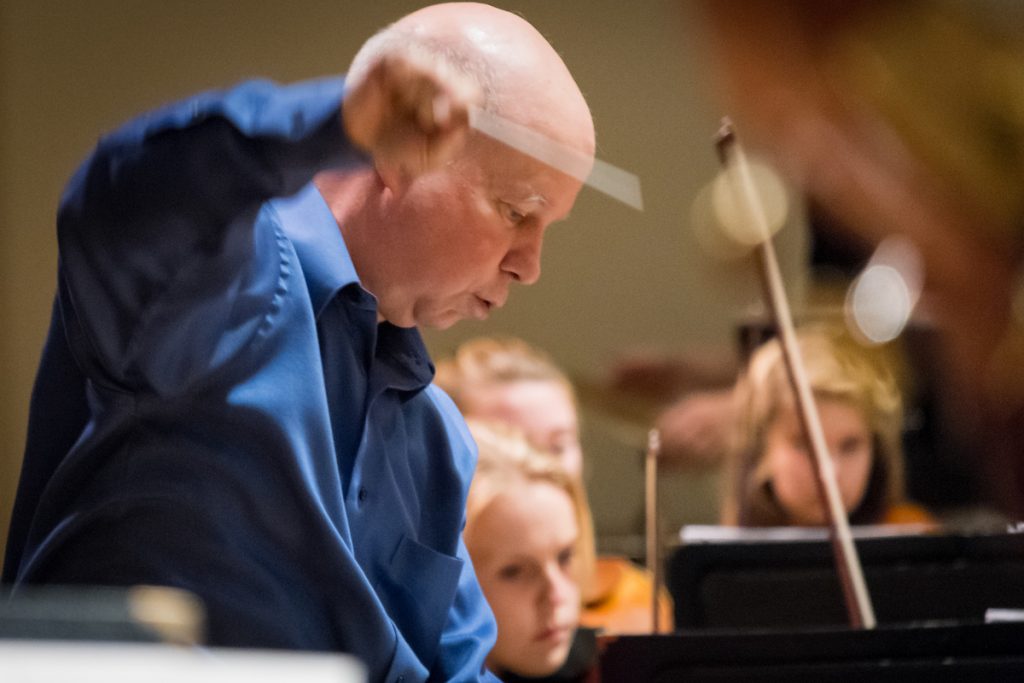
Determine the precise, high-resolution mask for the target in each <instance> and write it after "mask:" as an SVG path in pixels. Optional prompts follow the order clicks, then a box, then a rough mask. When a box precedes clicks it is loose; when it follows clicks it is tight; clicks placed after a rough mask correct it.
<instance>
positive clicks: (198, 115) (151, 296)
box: [57, 78, 364, 389]
mask: <svg viewBox="0 0 1024 683" xmlns="http://www.w3.org/2000/svg"><path fill="white" fill-rule="evenodd" d="M343 87H344V86H343V82H342V80H341V79H340V78H333V79H321V80H316V81H308V82H303V83H298V84H293V85H287V86H281V85H277V84H274V83H271V82H268V81H250V82H246V83H243V84H240V85H238V86H236V87H234V88H232V89H229V90H225V91H216V92H214V91H211V92H207V93H203V94H200V95H197V96H195V97H192V98H190V99H187V100H185V101H183V102H180V103H177V104H173V105H170V106H167V107H164V108H162V109H160V110H157V111H154V112H152V113H149V114H146V115H143V116H141V117H139V118H137V119H135V120H134V121H132V122H130V123H128V124H126V125H125V126H123V127H121V128H120V129H118V130H117V131H115V132H113V133H112V134H110V135H108V136H106V137H105V138H103V139H102V140H101V141H100V143H99V144H98V145H97V147H96V149H95V151H94V152H93V153H92V155H91V156H90V157H89V158H88V159H87V160H86V161H85V163H84V164H83V165H82V166H81V167H80V168H79V170H78V171H77V172H76V174H75V175H74V176H73V177H72V179H71V181H70V182H69V183H68V186H67V188H66V190H65V193H64V195H63V197H62V199H61V204H60V208H59V211H58V220H57V227H58V243H59V248H60V287H61V297H62V305H63V306H62V307H63V312H64V314H65V317H66V319H67V320H68V321H69V322H70V323H71V324H70V325H69V327H70V328H71V329H70V333H71V334H72V335H73V336H74V337H75V339H76V340H77V342H78V343H77V344H76V345H75V347H76V353H78V354H79V358H78V361H79V362H80V363H81V364H82V365H83V366H85V367H88V368H89V370H90V371H91V372H90V375H91V376H93V377H94V378H97V379H98V380H99V381H104V382H106V383H108V384H109V385H111V386H114V387H124V388H127V389H138V388H140V386H139V384H140V383H142V382H144V378H140V377H139V376H138V373H137V372H135V370H137V368H136V367H135V362H136V361H137V360H138V359H137V353H138V351H139V345H138V344H137V343H135V342H136V340H137V339H138V338H139V336H140V334H142V333H144V332H145V330H146V326H147V324H149V323H151V322H152V321H151V320H148V319H147V314H148V313H149V312H150V311H152V310H154V303H155V302H159V301H161V299H162V298H163V297H165V296H166V295H167V294H168V292H171V291H173V290H174V288H175V287H177V286H179V285H181V284H182V283H184V282H187V283H188V284H189V286H194V283H196V282H202V281H204V280H203V278H197V277H194V275H195V274H194V273H191V274H190V275H191V277H182V273H184V272H187V271H188V269H189V268H190V267H192V266H193V264H195V263H196V262H197V261H205V262H207V263H211V262H214V261H215V262H216V266H215V267H211V268H210V273H211V274H210V275H209V276H208V277H206V280H214V279H219V280H220V283H219V284H221V285H222V284H223V283H225V282H232V281H236V282H237V281H238V279H239V277H241V278H244V276H245V273H244V272H242V271H243V270H244V269H245V268H246V267H248V264H249V261H248V258H247V257H248V255H249V254H250V253H251V252H252V251H253V250H254V245H253V240H252V239H251V238H249V237H248V236H249V235H250V234H251V229H252V223H253V219H254V218H255V216H256V213H257V212H258V210H259V207H260V206H261V205H262V203H263V202H265V201H266V200H267V199H270V198H272V197H276V196H283V195H288V194H292V193H294V192H296V191H297V190H298V189H300V188H301V187H302V186H303V185H304V184H306V183H307V182H309V180H310V179H311V178H312V177H313V175H314V174H315V173H316V172H317V171H319V170H321V169H325V168H329V167H336V166H343V165H351V164H355V163H359V162H361V161H364V158H363V156H362V154H361V153H360V152H358V151H357V150H356V149H355V148H354V147H353V146H352V145H351V144H350V143H349V142H348V140H347V139H346V137H345V135H344V130H343V126H342V125H341V99H342V93H343ZM216 285H218V283H216V282H211V287H210V289H209V291H210V292H213V291H217V290H215V288H214V287H215V286H216ZM220 291H223V287H222V288H221V290H220ZM204 295H205V293H204V292H191V293H190V294H189V298H190V300H191V301H196V300H201V299H202V298H203V296H204ZM225 305H230V302H227V303H226V304H225Z"/></svg>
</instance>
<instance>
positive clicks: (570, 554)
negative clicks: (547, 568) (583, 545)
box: [558, 546, 576, 569]
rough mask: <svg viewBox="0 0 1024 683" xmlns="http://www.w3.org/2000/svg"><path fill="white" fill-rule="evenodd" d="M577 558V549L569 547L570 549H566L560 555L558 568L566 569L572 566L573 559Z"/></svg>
mask: <svg viewBox="0 0 1024 683" xmlns="http://www.w3.org/2000/svg"><path fill="white" fill-rule="evenodd" d="M575 556H576V549H575V548H573V547H572V546H569V547H568V548H566V549H565V550H563V551H562V552H560V553H558V566H560V567H562V568H563V569H565V568H566V567H568V566H569V565H570V564H572V560H573V558H574V557H575Z"/></svg>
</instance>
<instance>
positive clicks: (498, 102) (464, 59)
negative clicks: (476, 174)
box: [349, 2, 594, 154]
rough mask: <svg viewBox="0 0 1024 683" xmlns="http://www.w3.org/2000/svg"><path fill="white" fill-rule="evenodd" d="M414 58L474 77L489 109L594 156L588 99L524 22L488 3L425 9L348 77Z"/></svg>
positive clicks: (361, 56) (374, 41)
mask: <svg viewBox="0 0 1024 683" xmlns="http://www.w3.org/2000/svg"><path fill="white" fill-rule="evenodd" d="M409 52H414V53H415V52H418V53H420V54H425V55H426V56H428V57H430V58H432V59H436V60H438V61H439V62H441V63H442V64H443V65H445V66H446V67H447V68H451V69H453V70H455V71H456V72H458V73H461V74H464V75H465V76H468V77H469V78H471V79H472V80H473V81H474V82H475V83H476V84H477V85H478V86H479V87H480V90H481V93H482V96H483V102H482V105H483V107H484V108H485V109H487V110H489V111H492V112H494V113H496V114H500V115H501V116H503V117H505V118H507V119H510V120H512V121H514V122H516V123H518V124H520V125H523V126H528V127H530V128H533V129H534V130H537V131H538V132H541V133H543V134H545V135H547V136H549V137H551V138H553V139H555V140H558V141H559V142H562V143H563V144H567V145H569V146H571V147H573V148H575V149H578V150H580V151H582V152H585V153H587V154H593V152H594V127H593V122H592V119H591V116H590V110H589V108H588V107H587V104H586V101H585V100H584V98H583V94H582V93H581V92H580V90H579V87H578V86H577V85H576V82H575V81H574V79H573V77H572V75H571V74H570V73H569V70H568V68H566V66H565V64H564V63H563V62H562V59H561V57H559V55H558V53H557V52H555V50H554V48H553V47H552V46H551V45H550V43H548V41H547V40H546V39H545V38H544V37H543V36H542V35H541V34H540V33H539V32H538V31H537V29H535V28H534V27H533V26H532V25H531V24H530V23H529V22H527V21H526V20H525V19H523V18H522V17H520V16H518V15H516V14H513V13H511V12H507V11H505V10H501V9H498V8H495V7H492V6H490V5H485V4H482V3H472V2H466V3H461V2H454V3H444V4H440V5H431V6H429V7H425V8H423V9H420V10H417V11H415V12H413V13H412V14H409V15H407V16H405V17H403V18H402V19H399V20H398V21H396V22H395V23H393V24H391V25H390V26H388V27H387V28H385V29H383V30H382V31H380V32H379V33H378V34H376V35H375V36H373V37H372V38H371V39H370V40H368V41H367V42H366V43H365V44H364V45H363V47H362V49H361V50H360V51H359V53H358V54H357V55H356V57H355V59H354V60H353V62H352V66H351V68H350V69H349V78H350V79H358V78H360V77H361V76H362V75H363V74H364V73H365V72H366V71H367V70H368V69H369V68H370V67H371V66H372V65H373V63H374V62H376V61H377V60H378V59H379V58H381V57H382V56H384V55H388V54H395V53H398V54H408V53H409Z"/></svg>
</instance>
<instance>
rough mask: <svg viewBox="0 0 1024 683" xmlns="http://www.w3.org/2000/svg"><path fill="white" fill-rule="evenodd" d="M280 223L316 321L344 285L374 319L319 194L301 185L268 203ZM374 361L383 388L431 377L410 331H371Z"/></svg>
mask: <svg viewBox="0 0 1024 683" xmlns="http://www.w3.org/2000/svg"><path fill="white" fill-rule="evenodd" d="M271 204H272V206H273V209H274V211H275V212H276V213H277V215H278V219H279V220H280V224H281V229H282V231H283V232H284V234H285V236H286V237H287V238H288V239H289V240H290V241H291V243H292V245H293V246H294V247H295V253H296V255H297V256H298V258H299V263H300V264H301V266H302V273H303V275H304V277H305V279H306V289H307V290H308V291H309V297H310V301H311V303H312V305H313V311H314V313H315V315H316V316H317V318H319V317H320V314H321V313H322V312H323V309H324V307H325V306H327V304H328V303H329V302H330V301H331V299H332V298H333V297H334V296H335V295H336V294H337V293H338V292H339V291H340V290H341V289H343V288H346V287H348V285H353V284H354V285H357V286H358V287H348V289H347V293H348V294H349V295H350V296H351V297H352V299H351V302H352V303H353V304H354V305H356V306H359V307H360V308H364V309H367V310H372V311H373V315H374V317H376V315H377V302H376V299H375V298H374V297H373V295H372V294H370V293H369V292H367V291H366V290H365V289H363V288H362V286H361V285H360V283H359V275H358V274H357V273H356V268H355V265H353V263H352V257H351V255H350V254H349V253H348V247H346V246H345V240H344V238H342V236H341V230H339V229H338V222H337V220H335V218H334V214H332V213H331V209H330V207H329V206H327V202H325V201H324V198H323V196H322V195H321V194H320V191H319V190H317V188H316V186H315V185H314V184H313V183H309V184H307V185H306V186H305V187H304V188H302V189H301V190H300V191H299V192H298V193H296V194H295V195H293V196H291V197H287V198H282V199H275V200H273V201H272V202H271ZM376 334H377V335H378V336H377V341H376V344H375V346H376V347H377V355H378V360H379V361H383V362H382V364H381V367H382V368H386V369H384V370H383V373H382V377H381V379H383V381H384V384H385V386H391V387H393V388H396V389H404V390H418V389H421V388H423V387H424V386H425V385H427V384H429V383H430V381H431V380H432V379H433V377H434V365H433V363H431V362H430V355H429V354H428V353H427V349H426V346H425V345H424V343H423V338H422V337H421V336H420V333H419V330H417V329H416V328H414V327H413V328H401V327H395V326H393V325H391V324H390V323H382V324H380V325H378V326H377V329H376Z"/></svg>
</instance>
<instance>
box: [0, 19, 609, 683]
mask: <svg viewBox="0 0 1024 683" xmlns="http://www.w3.org/2000/svg"><path fill="white" fill-rule="evenodd" d="M471 106H480V107H482V108H484V109H486V110H489V111H491V112H494V113H497V114H500V115H501V116H504V117H507V118H509V119H511V120H512V121H514V122H516V123H519V124H521V125H525V126H529V127H531V128H533V129H535V130H537V131H538V132H540V133H543V134H544V135H546V136H548V137H550V138H552V139H554V140H556V141H558V142H560V143H562V144H564V145H569V146H571V147H573V148H575V149H577V150H579V151H581V152H583V153H585V154H587V155H592V154H593V150H594V132H593V126H592V123H591V118H590V114H589V111H588V109H587V106H586V103H585V102H584V100H583V97H582V96H581V94H580V92H579V89H578V88H577V87H576V85H575V83H574V82H573V79H572V77H571V76H570V74H569V72H568V71H567V70H566V68H565V66H564V65H563V63H562V61H561V60H560V59H559V58H558V56H557V55H556V53H555V52H554V50H553V49H552V48H551V47H550V45H548V44H547V42H545V41H544V39H543V38H542V37H541V36H540V35H539V34H538V33H537V31H536V30H535V29H533V28H532V27H531V26H530V25H529V24H528V23H526V22H525V21H523V20H522V19H520V18H519V17H517V16H515V15H512V14H510V13H507V12H504V11H499V10H496V9H494V8H491V7H488V6H486V5H476V4H448V5H438V6H433V7H429V8H426V9H423V10H420V11H418V12H416V13H414V14H411V15H409V16H407V17H405V18H403V19H401V20H400V21H398V22H397V23H395V24H393V25H392V26H390V27H388V28H387V29H385V30H384V31H383V32H382V33H380V34H379V35H377V36H375V37H374V38H372V39H371V40H370V41H368V42H367V43H366V45H365V46H364V47H363V49H362V50H361V51H360V53H359V54H358V55H357V57H356V58H355V60H354V62H353V64H352V69H351V71H350V73H349V76H348V80H347V82H346V83H345V84H344V85H343V83H342V81H341V80H340V79H338V80H323V81H317V82H308V83H300V84H295V85H291V86H286V87H281V86H277V85H274V84H271V83H267V82H249V83H244V84H242V85H239V86H237V87H235V88H233V89H231V90H227V91H224V92H213V93H205V94H202V95H199V96H197V97H195V98H193V99H190V100H188V101H186V102H183V103H180V104H177V105H173V106H170V107H166V108H164V109H162V110H160V111H157V112H154V113H152V114H149V115H147V116H143V117H141V118H139V119H137V120H135V121H133V122H131V123H129V124H127V125H126V126H124V127H123V128H121V129H120V130H118V131H117V132H115V133H113V134H112V135H109V136H107V137H105V138H104V139H103V140H102V141H101V142H100V144H99V145H98V147H97V149H96V150H95V152H94V153H93V155H92V156H91V157H90V158H89V159H88V160H87V161H86V163H85V164H84V165H83V166H82V167H81V168H80V169H79V171H78V172H77V173H76V174H75V176H74V177H73V178H72V179H71V181H70V183H69V185H68V187H67V190H66V192H65V195H64V197H63V199H62V202H61V206H60V211H59V217H58V234H59V244H60V267H59V288H58V294H57V297H56V303H55V307H54V317H53V323H52V326H51V332H50V337H49V339H48V340H47V345H46V348H45V349H44V353H43V360H42V362H41V366H40V370H39V375H38V378H37V383H36V388H35V390H34V394H33V403H32V409H31V410H32V412H31V418H30V425H29V441H28V446H27V449H26V455H25V462H24V467H23V471H22V479H21V482H20V487H19V491H18V499H17V502H16V508H15V513H14V519H13V523H12V527H11V534H10V542H9V544H8V548H7V555H6V561H5V567H4V579H5V580H6V581H9V582H17V583H18V584H27V583H32V584H38V583H54V584H56V583H72V584H110V585H130V584H161V585H170V586H177V587H181V588H184V589H187V590H190V591H193V592H194V593H196V594H197V595H199V596H200V597H201V598H202V599H203V600H204V602H205V604H206V607H207V610H208V640H209V642H210V643H211V644H214V645H227V646H246V647H279V648H297V649H310V650H336V651H345V652H350V653H353V654H355V655H356V656H358V657H359V658H360V659H362V661H363V662H364V663H365V664H366V665H367V667H368V670H369V678H370V680H373V681H377V680H388V681H401V680H404V681H418V680H425V679H427V678H428V677H429V678H430V679H431V680H477V679H478V678H485V677H488V676H489V674H487V673H486V672H485V671H484V669H483V662H484V658H485V656H486V654H487V652H488V650H489V649H490V647H491V645H492V644H493V642H494V637H495V626H494V623H493V617H492V615H491V613H490V610H489V609H488V607H487V605H486V603H485V602H484V600H483V597H482V595H481V592H480V589H479V586H478V584H477V581H476V578H475V576H474V574H473V570H472V567H471V565H470V563H469V560H468V557H467V555H466V551H465V548H464V546H463V544H462V541H461V537H460V530H461V527H462V524H463V519H464V506H465V496H466V491H467V488H468V484H469V480H470V477H471V474H472V471H473V468H474V463H475V449H474V447H473V446H472V442H471V439H470V437H469V436H468V432H467V431H466V429H465V425H464V423H463V422H462V419H461V417H460V416H459V415H458V413H457V411H456V410H455V408H454V407H453V405H452V404H451V403H450V401H449V400H448V399H447V398H446V397H445V396H444V395H443V394H442V393H441V392H440V391H439V390H437V389H436V388H434V387H432V386H431V385H430V382H431V379H432V376H433V367H432V365H431V363H430V359H429V358H428V356H427V352H426V350H425V348H424V345H423V342H422V340H421V339H420V336H419V333H418V332H417V330H416V327H417V326H419V325H427V326H434V327H446V326H449V325H451V324H453V323H455V322H456V321H458V320H460V319H462V318H466V317H472V318H481V319H482V318H485V317H487V315H488V313H489V312H490V311H491V310H492V309H494V308H497V307H500V306H502V305H503V304H504V303H505V301H506V299H507V297H508V295H509V289H510V287H511V285H512V284H514V283H522V284H530V283H532V282H535V281H536V280H537V278H538V277H539V274H540V250H541V240H542V237H543V235H544V232H545V230H546V229H547V227H548V226H549V225H550V224H551V223H553V222H555V221H557V220H559V219H561V218H564V217H565V215H566V214H567V213H568V212H569V209H570V207H571V206H572V204H573V202H574V200H575V197H576V194H577V193H578V191H579V189H580V183H579V182H578V181H577V180H574V179H573V178H570V177H568V176H566V175H563V174H561V173H559V172H558V171H555V170H552V169H550V168H548V167H546V166H544V165H542V164H540V163H538V162H536V161H534V160H532V159H530V158H527V157H525V156H522V155H521V154H519V153H517V152H515V151H513V150H511V149H510V148H507V147H504V146H503V145H501V144H499V143H497V142H495V141H493V140H490V139H487V138H485V137H483V136H482V135H480V134H477V133H474V132H472V131H471V130H470V129H469V127H468V124H467V121H468V112H469V108H470V107H471Z"/></svg>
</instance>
